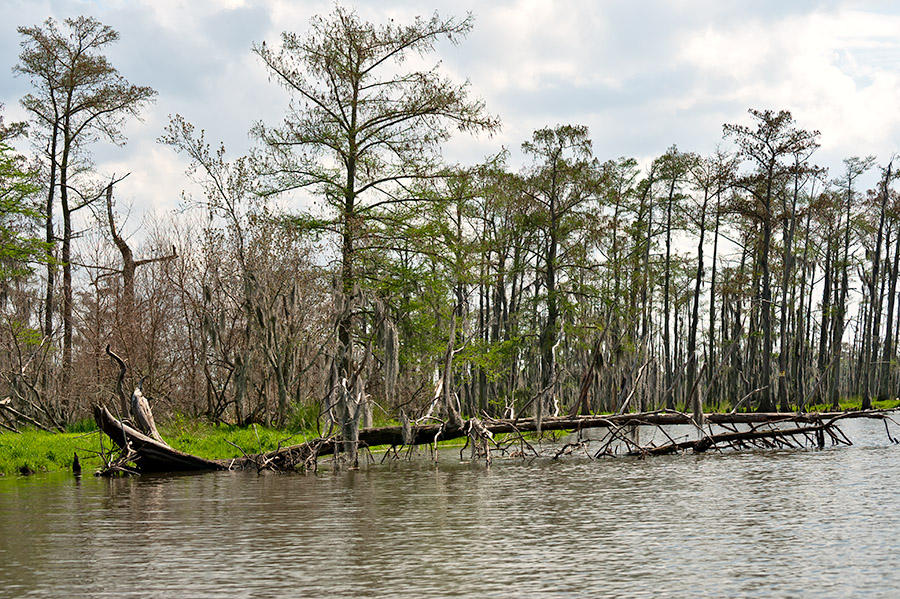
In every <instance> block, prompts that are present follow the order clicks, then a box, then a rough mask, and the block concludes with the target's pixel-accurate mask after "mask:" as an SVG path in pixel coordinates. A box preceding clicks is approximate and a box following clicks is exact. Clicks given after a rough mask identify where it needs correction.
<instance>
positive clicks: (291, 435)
mask: <svg viewBox="0 0 900 599" xmlns="http://www.w3.org/2000/svg"><path fill="white" fill-rule="evenodd" d="M840 405H841V409H842V410H858V409H860V406H861V401H860V400H859V399H847V400H845V401H842V402H841V404H840ZM873 407H875V408H876V409H883V410H886V409H893V408H897V407H900V400H890V401H883V402H874V406H873ZM830 409H831V407H830V406H825V405H817V406H811V407H810V408H809V410H808V411H810V412H812V411H819V412H822V411H829V410H830ZM379 424H380V425H381V424H389V423H379ZM160 434H162V436H163V438H164V439H165V440H166V441H167V442H168V443H169V444H170V445H171V446H172V447H174V448H175V449H178V450H181V451H184V452H187V453H191V454H194V455H197V456H200V457H204V458H208V459H227V458H236V457H240V456H241V451H240V449H238V448H237V447H235V445H237V446H238V447H240V448H241V449H243V450H244V451H245V452H247V453H261V452H264V451H270V450H273V449H277V448H278V447H285V446H287V445H295V444H297V443H302V442H304V441H306V440H308V439H311V438H314V437H316V436H317V433H316V431H315V430H310V429H306V430H290V429H277V428H270V427H266V426H260V425H254V426H250V427H237V426H227V425H214V424H209V423H205V422H201V421H194V420H187V419H181V418H179V419H175V420H173V421H171V422H168V423H166V424H164V425H162V426H160ZM463 443H464V440H463V439H457V440H452V441H448V442H442V443H440V445H441V446H442V447H443V446H448V447H451V446H457V445H461V444H463ZM103 447H105V448H106V449H109V447H110V441H109V439H105V438H104V439H103ZM100 450H101V435H100V433H99V432H98V431H96V430H94V426H93V422H91V421H85V422H83V423H80V424H79V425H75V426H74V427H73V428H72V432H67V433H47V432H44V431H37V430H26V431H23V432H22V433H20V434H16V433H7V432H3V433H0V476H4V475H6V476H9V475H17V474H31V473H35V472H53V471H58V470H71V469H72V462H73V457H74V455H75V453H76V452H77V453H78V456H79V459H80V461H81V465H82V469H83V470H84V472H85V473H92V472H93V471H94V470H96V469H97V468H98V467H99V466H100V459H99V457H97V454H98V453H99V452H100Z"/></svg>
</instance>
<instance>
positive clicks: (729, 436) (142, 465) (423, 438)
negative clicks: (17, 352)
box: [94, 407, 889, 472]
mask: <svg viewBox="0 0 900 599" xmlns="http://www.w3.org/2000/svg"><path fill="white" fill-rule="evenodd" d="M94 418H95V419H96V421H97V425H98V426H99V427H100V429H101V430H102V431H103V432H104V433H106V434H107V435H108V436H109V437H110V438H111V439H112V440H113V442H115V443H116V445H117V446H118V447H119V448H120V449H122V450H127V451H129V452H131V454H130V455H131V456H132V458H133V459H132V460H131V461H133V462H134V463H135V465H136V466H137V469H138V470H139V471H140V472H166V471H179V470H195V471H196V470H228V469H245V468H254V469H257V470H279V471H289V470H295V469H298V468H303V469H306V468H309V467H314V466H315V461H316V459H317V458H318V457H320V456H326V455H331V454H334V453H335V451H340V447H341V445H342V444H341V441H340V439H339V438H338V437H329V438H319V439H314V440H311V441H307V442H305V443H300V444H298V445H293V446H290V447H284V448H280V449H277V450H274V451H270V452H266V453H261V454H253V455H251V454H245V455H244V456H243V457H241V458H234V459H225V460H207V459H204V458H200V457H197V456H193V455H191V454H187V453H183V452H180V451H177V450H175V449H173V448H171V447H169V446H168V445H166V444H165V443H164V442H160V441H157V440H155V439H152V438H150V437H148V436H147V435H145V434H143V433H141V432H140V431H137V430H135V429H133V428H131V427H129V426H128V425H126V424H123V423H122V422H120V421H119V420H117V419H116V418H115V417H113V416H112V414H110V413H109V411H108V410H107V409H106V408H102V407H95V408H94ZM845 418H878V419H885V418H888V419H889V416H887V414H886V412H884V411H879V410H866V411H854V412H823V413H808V414H799V413H785V412H764V413H759V412H747V413H734V414H731V413H712V414H707V415H705V420H706V423H707V424H717V425H724V426H728V425H739V424H747V425H754V424H757V425H759V424H778V423H790V424H793V425H795V426H797V428H795V429H780V430H781V432H773V431H777V430H778V429H765V430H763V431H755V430H751V431H732V432H728V433H721V434H719V435H705V436H704V437H702V438H701V439H699V440H696V441H687V442H681V443H676V442H674V441H673V442H672V443H671V444H669V445H667V446H660V447H651V448H640V449H639V448H634V455H658V454H663V453H674V452H679V451H685V450H688V449H693V450H695V451H705V450H707V449H710V448H711V447H714V446H717V445H719V444H721V443H731V442H739V441H742V440H744V441H746V440H752V439H753V438H758V439H766V438H775V437H778V436H792V435H801V434H816V435H817V434H818V433H817V431H818V432H821V431H823V430H825V429H827V428H830V427H832V426H833V423H834V422H835V421H837V420H840V419H845ZM804 423H805V424H810V425H812V426H808V427H800V426H799V425H800V424H804ZM679 424H680V425H690V424H693V420H692V419H691V417H690V416H689V415H687V414H683V413H680V412H673V411H664V412H644V413H635V414H616V415H606V416H601V415H588V416H567V417H559V418H543V419H542V421H541V429H542V430H543V431H581V430H585V429H590V428H607V429H610V430H613V429H619V428H621V427H635V426H667V425H679ZM537 426H538V424H537V421H536V419H534V418H522V419H512V420H483V421H479V425H478V426H477V427H473V426H470V425H469V421H465V422H463V423H462V425H456V426H454V425H449V424H428V425H420V426H415V425H413V424H406V425H401V426H386V427H377V428H367V429H361V430H360V431H359V441H360V444H361V445H362V446H363V447H374V446H378V445H386V446H393V447H401V446H404V445H425V444H432V443H435V442H437V441H439V440H448V439H457V438H463V437H469V436H471V435H472V431H473V430H476V429H477V430H478V431H479V432H480V433H481V434H482V435H496V434H505V433H512V434H520V433H525V432H535V431H536V430H537ZM404 429H405V430H404ZM785 431H787V432H785ZM711 439H712V440H714V442H711Z"/></svg>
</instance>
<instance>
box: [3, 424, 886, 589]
mask: <svg viewBox="0 0 900 599" xmlns="http://www.w3.org/2000/svg"><path fill="white" fill-rule="evenodd" d="M880 426H881V425H880V424H878V423H866V422H853V423H848V424H847V425H846V426H845V430H846V431H847V432H848V433H849V434H850V435H851V438H853V439H854V441H855V442H856V443H857V444H856V445H855V446H854V447H851V448H843V449H834V450H831V449H829V450H824V451H813V450H810V451H753V452H746V453H730V454H708V455H700V456H693V455H684V456H668V457H659V458H654V459H647V460H637V459H631V458H620V459H607V460H600V461H594V460H587V459H584V458H578V457H572V458H568V459H564V460H560V461H557V462H554V461H551V460H538V461H535V462H533V463H530V464H524V463H522V462H505V461H495V462H494V465H493V466H492V467H491V468H489V469H488V468H486V467H485V466H484V465H483V464H481V463H459V462H458V453H455V452H454V453H448V454H447V455H445V456H443V457H442V461H441V464H440V465H439V466H438V467H434V465H433V464H431V463H430V461H429V460H427V459H423V460H420V461H417V462H414V463H401V464H396V463H395V464H386V465H384V466H377V467H371V468H369V469H367V470H362V471H358V472H342V473H338V474H334V473H321V474H319V475H317V476H285V475H277V474H265V475H261V476H257V475H255V474H248V473H219V474H205V475H193V476H146V477H142V478H133V479H115V480H103V479H94V478H92V477H84V479H83V480H81V482H80V483H76V482H75V481H74V480H73V479H72V478H71V477H70V476H44V477H33V478H30V479H17V480H12V479H5V480H4V479H0V563H2V564H3V566H2V568H0V596H4V597H28V596H34V597H66V596H72V597H75V596H77V597H113V596H114V597H223V596H229V597H276V596H283V597H310V596H339V597H364V596H390V597H424V596H464V597H465V596H468V597H484V596H489V597H515V596H523V597H524V596H543V597H547V596H549V597H553V596H558V597H570V596H584V597H598V596H628V597H659V596H669V597H686V596H692V597H697V596H699V597H724V596H728V597H756V596H765V597H798V596H808V597H847V596H854V597H860V596H866V597H894V596H896V593H897V589H898V588H900V575H898V573H897V570H896V569H895V568H894V567H893V566H892V564H891V561H892V550H893V548H894V537H895V532H896V531H897V530H898V527H900V515H898V514H900V509H898V508H900V501H898V500H897V498H896V495H895V493H894V492H893V489H894V488H895V487H896V486H897V485H898V483H900V468H898V466H897V460H896V457H897V451H898V450H897V449H896V448H895V447H893V446H890V445H889V444H888V443H887V440H886V439H885V438H884V434H883V429H880V428H879V427H880Z"/></svg>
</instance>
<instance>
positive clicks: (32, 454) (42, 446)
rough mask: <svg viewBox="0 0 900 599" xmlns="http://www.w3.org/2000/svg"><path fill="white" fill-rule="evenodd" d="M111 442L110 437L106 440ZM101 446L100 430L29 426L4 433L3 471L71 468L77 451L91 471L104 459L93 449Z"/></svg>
mask: <svg viewBox="0 0 900 599" xmlns="http://www.w3.org/2000/svg"><path fill="white" fill-rule="evenodd" d="M106 446H107V447H108V446H109V441H108V440H107V441H106ZM99 450H100V434H99V433H97V432H94V433H46V432H44V431H36V430H26V431H23V432H22V433H20V434H16V433H2V434H0V475H10V474H30V473H33V472H53V471H56V470H71V469H72V461H73V459H74V456H75V452H78V457H79V459H80V461H81V466H82V469H83V470H84V471H85V472H91V471H92V470H93V469H95V468H97V467H99V466H100V459H99V458H97V457H94V455H95V454H92V453H91V452H98V451H99Z"/></svg>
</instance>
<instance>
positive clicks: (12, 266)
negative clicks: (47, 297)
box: [0, 143, 49, 280]
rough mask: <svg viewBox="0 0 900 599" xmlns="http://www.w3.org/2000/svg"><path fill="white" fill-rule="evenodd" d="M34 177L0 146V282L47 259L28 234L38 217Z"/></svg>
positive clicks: (45, 250)
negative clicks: (34, 199)
mask: <svg viewBox="0 0 900 599" xmlns="http://www.w3.org/2000/svg"><path fill="white" fill-rule="evenodd" d="M36 177H37V174H36V173H35V172H34V171H29V170H26V169H25V168H24V166H23V163H22V158H21V156H18V155H17V154H15V153H14V152H13V150H12V148H10V147H9V146H7V145H6V144H4V143H0V280H4V279H9V278H13V277H17V276H21V275H24V274H27V273H28V272H30V270H31V265H32V264H33V263H35V262H45V261H46V260H48V259H49V256H48V252H49V246H48V245H47V244H46V243H45V242H43V241H41V240H40V239H38V238H37V237H34V236H32V235H30V234H29V230H30V229H32V228H33V227H35V226H36V225H37V224H38V223H39V222H40V220H41V218H42V215H41V213H40V212H39V211H38V210H37V209H35V207H34V202H33V198H34V195H35V193H36V192H37V191H38V189H39V187H38V186H37V185H36Z"/></svg>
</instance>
